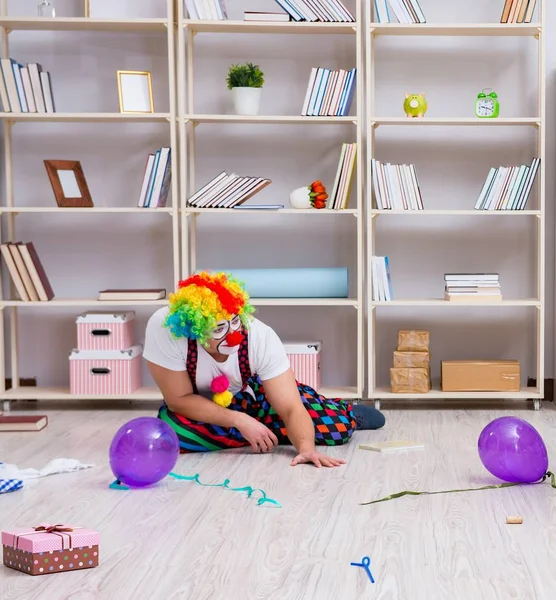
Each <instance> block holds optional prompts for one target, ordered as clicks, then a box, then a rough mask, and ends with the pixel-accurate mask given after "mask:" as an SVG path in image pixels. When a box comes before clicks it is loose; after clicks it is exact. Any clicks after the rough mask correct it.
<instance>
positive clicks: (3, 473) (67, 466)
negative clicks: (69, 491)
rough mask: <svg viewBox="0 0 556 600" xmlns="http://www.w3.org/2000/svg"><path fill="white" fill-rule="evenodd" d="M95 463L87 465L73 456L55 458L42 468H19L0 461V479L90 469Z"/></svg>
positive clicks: (36, 476)
mask: <svg viewBox="0 0 556 600" xmlns="http://www.w3.org/2000/svg"><path fill="white" fill-rule="evenodd" d="M94 466H95V465H94V464H93V465H88V464H84V463H81V462H79V461H78V460H75V459H74V458H55V459H53V460H51V461H50V462H48V463H47V464H46V465H45V466H44V467H43V468H42V469H20V468H19V467H18V466H17V465H11V464H7V463H0V479H20V480H22V481H25V480H26V479H37V478H38V477H46V476H47V475H56V474H58V473H72V472H73V471H80V470H81V469H90V468H91V467H94Z"/></svg>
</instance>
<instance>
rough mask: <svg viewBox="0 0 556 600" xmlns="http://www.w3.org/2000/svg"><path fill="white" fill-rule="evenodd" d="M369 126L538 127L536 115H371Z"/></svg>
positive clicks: (539, 123) (539, 122) (538, 121)
mask: <svg viewBox="0 0 556 600" xmlns="http://www.w3.org/2000/svg"><path fill="white" fill-rule="evenodd" d="M370 121H371V126H372V127H373V126H374V127H378V126H379V125H403V126H407V127H540V126H541V121H540V119H538V118H537V117H523V118H518V117H510V118H507V119H504V118H498V119H479V118H478V117H427V116H425V117H423V118H422V119H409V118H407V117H371V119H370Z"/></svg>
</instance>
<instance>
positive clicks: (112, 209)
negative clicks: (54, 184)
mask: <svg viewBox="0 0 556 600" xmlns="http://www.w3.org/2000/svg"><path fill="white" fill-rule="evenodd" d="M172 211H173V209H172V208H139V207H137V206H136V207H129V208H128V207H125V206H93V207H76V206H71V207H67V208H60V207H57V206H45V207H41V206H0V213H15V214H24V213H133V214H142V213H143V214H153V213H161V214H170V213H172Z"/></svg>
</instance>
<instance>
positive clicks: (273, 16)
mask: <svg viewBox="0 0 556 600" xmlns="http://www.w3.org/2000/svg"><path fill="white" fill-rule="evenodd" d="M243 20H244V21H258V22H270V21H272V22H277V23H283V22H288V21H291V20H292V18H291V16H290V15H288V14H287V13H273V12H249V11H245V12H244V13H243Z"/></svg>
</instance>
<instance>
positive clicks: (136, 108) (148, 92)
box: [117, 71, 154, 114]
mask: <svg viewBox="0 0 556 600" xmlns="http://www.w3.org/2000/svg"><path fill="white" fill-rule="evenodd" d="M117 76H118V99H119V101H120V112H121V113H135V114H137V113H140V114H145V113H154V101H153V86H152V81H151V73H150V71H118V73H117Z"/></svg>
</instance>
